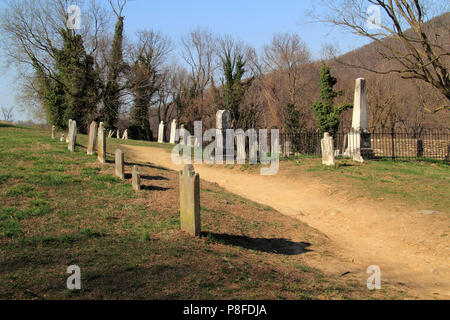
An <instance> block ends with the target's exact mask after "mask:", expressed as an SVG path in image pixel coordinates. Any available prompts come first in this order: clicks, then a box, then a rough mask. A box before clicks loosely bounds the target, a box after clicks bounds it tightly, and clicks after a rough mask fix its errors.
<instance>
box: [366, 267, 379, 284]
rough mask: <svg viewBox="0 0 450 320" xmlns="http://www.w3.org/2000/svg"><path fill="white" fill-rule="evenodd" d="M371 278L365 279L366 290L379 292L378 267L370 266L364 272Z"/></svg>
mask: <svg viewBox="0 0 450 320" xmlns="http://www.w3.org/2000/svg"><path fill="white" fill-rule="evenodd" d="M366 272H367V273H368V274H370V275H371V276H370V277H369V278H367V289H369V290H380V289H381V269H380V267H379V266H375V265H373V266H370V267H368V268H367V271H366Z"/></svg>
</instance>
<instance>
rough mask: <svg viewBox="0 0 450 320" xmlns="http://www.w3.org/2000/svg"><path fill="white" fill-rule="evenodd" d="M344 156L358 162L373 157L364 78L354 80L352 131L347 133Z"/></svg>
mask: <svg viewBox="0 0 450 320" xmlns="http://www.w3.org/2000/svg"><path fill="white" fill-rule="evenodd" d="M346 154H347V156H351V157H353V160H355V161H358V162H363V161H364V159H363V157H370V156H372V155H373V151H372V150H371V136H370V133H369V130H368V125H367V92H366V80H365V79H364V78H358V79H356V84H355V97H354V102H353V117H352V130H351V131H350V132H349V133H348V149H347V151H346Z"/></svg>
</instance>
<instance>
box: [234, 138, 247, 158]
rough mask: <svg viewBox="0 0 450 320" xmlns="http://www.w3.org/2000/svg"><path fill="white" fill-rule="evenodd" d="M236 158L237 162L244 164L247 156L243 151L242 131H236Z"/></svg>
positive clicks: (243, 139)
mask: <svg viewBox="0 0 450 320" xmlns="http://www.w3.org/2000/svg"><path fill="white" fill-rule="evenodd" d="M236 150H237V152H236V160H237V163H238V164H244V163H245V160H246V158H247V154H246V153H245V134H244V133H243V132H238V133H236Z"/></svg>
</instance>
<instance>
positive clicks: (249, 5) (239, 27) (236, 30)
mask: <svg viewBox="0 0 450 320" xmlns="http://www.w3.org/2000/svg"><path fill="white" fill-rule="evenodd" d="M0 1H1V0H0ZM311 1H313V0H280V1H275V0H227V1H218V0H209V1H207V0H190V1H188V0H132V1H130V2H129V3H128V4H127V7H126V8H125V11H124V15H125V32H126V34H128V35H132V34H134V32H135V31H137V30H139V29H144V28H145V29H155V30H159V31H161V32H162V33H163V34H165V35H166V36H168V37H170V38H171V39H172V40H173V42H174V43H175V44H178V42H179V39H180V37H181V36H183V35H185V34H187V33H188V32H189V31H191V30H193V29H195V28H197V27H206V28H208V29H210V30H211V31H212V32H214V33H215V34H218V35H221V34H222V35H223V34H230V35H233V36H235V37H236V38H237V39H240V40H243V41H245V42H247V43H249V44H251V45H252V46H254V47H255V48H256V49H261V48H262V47H263V46H264V44H266V43H269V42H270V40H271V38H272V36H273V34H274V33H278V32H295V33H298V34H299V36H300V37H301V38H302V39H303V41H304V42H306V43H307V45H308V47H309V48H310V50H311V51H312V52H313V54H314V57H316V58H317V57H320V51H321V48H322V46H323V44H326V43H331V44H333V45H337V46H338V48H339V49H340V51H341V52H346V51H349V50H352V49H354V48H357V47H359V46H361V45H362V44H364V43H363V42H362V40H361V39H360V38H356V37H355V36H353V35H351V34H349V33H347V32H343V31H342V30H341V29H336V28H329V27H327V26H325V25H322V24H302V22H306V21H309V20H310V18H309V17H308V16H307V12H308V10H310V4H311ZM1 7H3V6H1ZM0 53H1V52H0ZM1 67H2V69H1V70H0V96H1V98H0V106H7V107H10V106H13V105H14V104H15V101H14V94H15V87H16V84H15V83H14V79H15V77H16V73H15V70H14V69H13V68H12V67H11V68H3V66H1ZM27 119H28V116H27V114H25V113H21V112H18V110H16V111H15V120H27Z"/></svg>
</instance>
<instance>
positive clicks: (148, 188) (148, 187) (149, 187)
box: [141, 186, 170, 191]
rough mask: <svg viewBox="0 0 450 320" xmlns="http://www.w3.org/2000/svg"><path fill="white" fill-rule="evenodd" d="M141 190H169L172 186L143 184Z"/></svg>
mask: <svg viewBox="0 0 450 320" xmlns="http://www.w3.org/2000/svg"><path fill="white" fill-rule="evenodd" d="M141 190H145V191H167V190H170V188H165V187H158V186H141Z"/></svg>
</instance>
